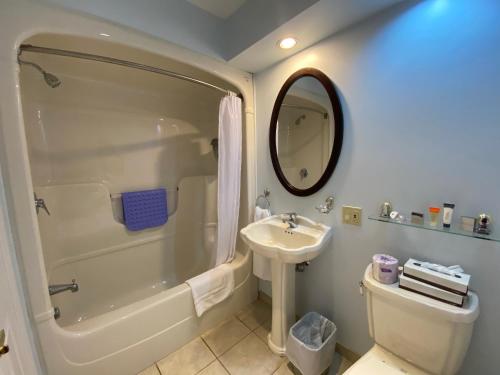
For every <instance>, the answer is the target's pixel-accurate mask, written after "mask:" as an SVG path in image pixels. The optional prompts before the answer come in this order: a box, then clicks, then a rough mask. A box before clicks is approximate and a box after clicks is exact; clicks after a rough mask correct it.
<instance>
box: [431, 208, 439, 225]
mask: <svg viewBox="0 0 500 375" xmlns="http://www.w3.org/2000/svg"><path fill="white" fill-rule="evenodd" d="M439 212H441V209H440V208H439V207H429V217H430V219H431V220H430V221H429V224H430V225H431V226H433V227H435V226H437V224H438V218H439Z"/></svg>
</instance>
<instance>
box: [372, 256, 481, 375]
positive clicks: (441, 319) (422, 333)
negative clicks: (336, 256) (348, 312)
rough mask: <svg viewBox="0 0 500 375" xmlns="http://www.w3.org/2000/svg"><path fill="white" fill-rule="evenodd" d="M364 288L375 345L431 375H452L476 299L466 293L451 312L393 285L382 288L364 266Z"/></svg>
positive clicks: (463, 347) (468, 331) (459, 360)
mask: <svg viewBox="0 0 500 375" xmlns="http://www.w3.org/2000/svg"><path fill="white" fill-rule="evenodd" d="M363 284H364V286H365V294H366V300H367V309H368V325H369V330H370V336H371V337H372V338H373V339H374V340H375V342H376V343H377V344H378V345H380V346H382V347H383V348H385V349H387V350H389V351H390V352H392V353H393V354H395V355H397V356H399V357H401V358H403V359H404V360H406V361H408V362H410V363H412V364H414V365H415V366H418V367H420V368H422V369H423V370H425V371H427V372H430V373H431V374H436V375H437V374H440V375H441V374H444V375H448V374H455V373H456V372H458V370H459V369H460V366H461V365H462V362H463V359H464V357H465V354H466V352H467V349H468V347H469V342H470V338H471V335H472V330H473V327H474V321H475V320H476V318H477V317H478V315H479V300H478V297H477V295H476V294H475V293H472V292H469V295H468V298H467V302H466V303H465V304H464V306H463V307H456V306H453V305H449V304H447V303H444V302H440V301H437V300H434V299H432V298H429V297H426V296H423V295H420V294H417V293H413V292H410V291H407V290H404V289H400V288H399V287H398V283H396V284H392V285H385V284H381V283H379V282H378V281H376V280H375V279H374V278H373V276H372V268H371V265H369V266H368V267H367V269H366V271H365V275H364V279H363Z"/></svg>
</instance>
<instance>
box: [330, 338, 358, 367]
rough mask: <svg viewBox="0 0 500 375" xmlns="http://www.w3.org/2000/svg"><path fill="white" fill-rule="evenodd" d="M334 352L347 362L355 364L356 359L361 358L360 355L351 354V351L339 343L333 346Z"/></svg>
mask: <svg viewBox="0 0 500 375" xmlns="http://www.w3.org/2000/svg"><path fill="white" fill-rule="evenodd" d="M335 351H336V352H337V353H339V354H340V355H341V356H342V357H344V358H345V359H347V360H348V361H349V362H352V363H354V362H356V361H357V360H358V359H360V358H361V355H359V354H358V353H356V352H353V351H352V350H351V349H349V348H346V347H345V346H344V345H342V344H341V343H339V342H337V345H336V346H335Z"/></svg>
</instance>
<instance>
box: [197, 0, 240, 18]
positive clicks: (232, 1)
mask: <svg viewBox="0 0 500 375" xmlns="http://www.w3.org/2000/svg"><path fill="white" fill-rule="evenodd" d="M187 1H189V2H190V3H191V4H193V5H196V6H197V7H199V8H201V9H203V10H204V11H206V12H208V13H211V14H213V15H214V16H217V17H219V18H224V19H226V18H229V17H231V15H232V14H233V13H234V12H236V11H237V10H238V9H239V8H240V7H241V6H242V5H243V4H244V3H245V2H246V1H247V0H187Z"/></svg>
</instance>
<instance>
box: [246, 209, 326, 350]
mask: <svg viewBox="0 0 500 375" xmlns="http://www.w3.org/2000/svg"><path fill="white" fill-rule="evenodd" d="M295 224H296V228H292V227H290V225H289V223H288V222H287V216H284V215H274V216H271V217H268V218H265V219H262V220H259V221H256V222H255V223H252V224H250V225H248V226H246V227H245V228H243V229H242V230H241V231H240V234H241V237H242V238H243V240H244V241H245V243H246V244H247V245H248V246H249V247H250V248H251V249H252V250H253V251H254V252H256V253H258V254H261V255H263V256H265V257H267V258H270V259H271V263H272V271H271V272H272V291H273V308H272V329H271V333H270V334H269V336H268V344H269V347H270V348H271V350H272V351H273V352H275V353H277V354H279V355H284V354H285V352H286V339H287V336H288V330H289V329H290V326H291V325H292V324H293V322H295V264H297V263H302V262H305V261H309V260H311V259H314V258H316V257H317V256H318V255H319V254H320V253H321V251H322V250H323V249H324V245H325V244H326V243H327V242H328V241H329V240H330V238H331V236H332V228H331V227H328V226H326V225H323V224H320V223H316V222H314V221H312V220H310V219H308V218H305V217H303V216H297V217H296V220H295Z"/></svg>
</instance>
